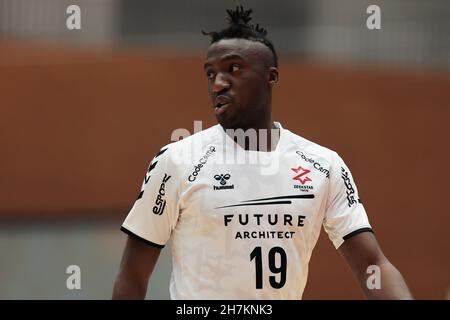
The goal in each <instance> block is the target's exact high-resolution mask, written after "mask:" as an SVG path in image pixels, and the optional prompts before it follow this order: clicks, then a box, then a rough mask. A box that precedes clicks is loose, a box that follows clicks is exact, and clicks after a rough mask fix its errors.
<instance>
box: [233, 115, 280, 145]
mask: <svg viewBox="0 0 450 320" xmlns="http://www.w3.org/2000/svg"><path fill="white" fill-rule="evenodd" d="M225 131H226V132H227V134H228V135H229V136H230V138H232V139H233V140H234V142H235V143H237V144H239V145H240V146H241V148H243V149H245V150H253V151H261V152H267V151H273V150H275V149H276V147H277V145H278V141H279V140H280V129H279V128H277V126H276V125H275V123H274V122H273V121H272V120H270V122H269V123H267V124H266V125H263V126H252V127H250V128H247V129H234V130H228V129H226V130H225Z"/></svg>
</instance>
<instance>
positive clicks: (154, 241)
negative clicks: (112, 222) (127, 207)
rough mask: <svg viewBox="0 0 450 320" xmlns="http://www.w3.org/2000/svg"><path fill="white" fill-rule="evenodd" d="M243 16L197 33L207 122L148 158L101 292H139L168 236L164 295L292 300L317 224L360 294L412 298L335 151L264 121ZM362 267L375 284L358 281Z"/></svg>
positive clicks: (264, 104) (268, 52) (262, 92)
mask: <svg viewBox="0 0 450 320" xmlns="http://www.w3.org/2000/svg"><path fill="white" fill-rule="evenodd" d="M250 14H251V10H244V9H243V8H242V7H238V8H236V10H228V15H229V17H228V20H229V26H228V27H227V28H225V29H223V30H221V31H219V32H208V33H206V32H203V33H204V34H205V35H209V36H210V37H211V45H210V46H209V49H208V51H207V55H206V61H205V64H204V71H205V75H206V78H207V81H208V93H209V96H210V98H211V101H212V109H213V111H214V113H215V115H216V118H217V122H218V124H217V125H215V126H213V127H210V128H208V129H206V130H203V131H201V132H199V133H196V134H194V135H192V136H190V137H188V138H185V139H183V140H181V141H177V142H174V143H171V144H169V145H167V146H165V147H163V148H162V149H161V150H160V152H159V153H158V154H157V155H156V156H155V158H154V159H153V160H152V161H151V163H150V166H149V169H148V172H147V174H146V176H145V178H144V182H143V184H142V189H141V192H140V194H139V197H138V199H137V200H136V202H135V204H134V206H133V208H132V209H131V211H130V212H129V214H128V216H127V217H126V219H125V221H124V223H123V225H122V230H123V231H124V232H125V233H127V234H128V239H127V244H126V247H125V250H124V254H123V258H122V263H121V268H120V271H119V274H118V276H117V279H116V282H115V285H114V292H113V298H114V299H143V298H145V293H146V290H147V284H148V280H149V277H150V275H151V273H152V271H153V269H154V266H155V264H156V262H157V259H158V256H159V254H160V251H161V248H163V247H164V245H165V244H166V243H167V242H168V241H169V240H171V241H172V246H171V247H172V257H173V270H172V276H171V281H170V295H171V298H172V299H301V297H302V293H303V290H304V288H305V285H306V280H307V274H308V263H309V259H310V257H311V254H312V251H313V248H314V246H315V244H316V242H317V239H318V237H319V233H320V230H321V228H322V226H323V227H324V229H325V231H326V232H327V233H328V236H329V238H330V240H331V241H332V242H333V244H334V246H335V247H336V248H337V249H338V251H339V252H340V253H341V255H342V256H343V257H344V258H345V260H346V261H347V262H348V264H349V266H350V269H351V270H352V272H353V273H354V274H355V276H356V278H357V279H358V281H359V283H360V285H361V288H362V290H363V291H364V293H365V295H366V297H368V298H371V299H410V298H412V297H411V294H410V292H409V290H408V287H407V285H406V283H405V282H404V280H403V277H402V276H401V274H400V273H399V271H397V269H396V268H395V267H394V266H393V265H392V264H391V263H390V262H389V261H388V260H387V258H386V257H385V256H384V255H383V253H382V251H381V249H380V247H379V245H378V243H377V241H376V239H375V236H374V234H373V232H372V227H371V225H370V224H369V221H368V218H367V215H366V212H365V209H364V207H363V204H362V203H361V201H360V199H359V196H358V190H357V188H356V185H355V182H354V180H353V177H352V175H351V173H350V170H349V169H348V167H347V166H346V165H345V163H344V161H343V160H342V158H341V157H340V156H339V155H338V154H337V153H336V152H334V151H332V150H330V149H327V148H325V147H322V146H320V145H318V144H316V143H314V142H311V141H309V140H306V139H305V138H302V137H300V136H298V135H296V134H294V133H292V132H290V131H289V130H287V129H285V128H283V127H282V126H281V124H280V123H279V122H274V121H273V119H272V88H273V86H275V85H276V84H277V82H278V61H277V54H276V52H275V48H274V46H273V44H272V42H271V41H270V40H269V39H268V38H267V32H266V30H264V29H263V28H261V27H260V26H259V25H256V26H254V25H250V24H249V22H250V20H251V17H250ZM238 132H239V133H240V134H238ZM252 132H253V133H255V134H254V135H251V134H249V133H252ZM243 136H244V139H242V137H243ZM255 142H256V143H255ZM181 154H182V155H184V156H183V157H181V158H183V159H184V160H186V159H189V161H180V155H181ZM230 155H231V156H232V157H229V156H230ZM230 158H231V159H232V160H233V161H223V160H224V159H228V160H229V159H230ZM252 158H253V159H256V161H253V162H251V161H249V159H252ZM239 159H241V160H242V159H243V160H244V161H236V160H239ZM268 164H269V165H270V168H268V167H267V165H268ZM269 169H270V170H269ZM374 268H375V269H377V270H378V271H379V273H380V276H381V281H380V282H379V285H380V286H377V285H375V287H368V286H367V285H366V284H367V277H368V274H367V270H372V269H374Z"/></svg>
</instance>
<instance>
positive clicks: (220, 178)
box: [214, 173, 234, 190]
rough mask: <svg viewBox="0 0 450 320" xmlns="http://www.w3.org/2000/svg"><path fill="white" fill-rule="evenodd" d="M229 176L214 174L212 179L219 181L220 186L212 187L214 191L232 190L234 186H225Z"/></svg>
mask: <svg viewBox="0 0 450 320" xmlns="http://www.w3.org/2000/svg"><path fill="white" fill-rule="evenodd" d="M230 178H231V176H230V175H229V174H228V173H227V174H216V175H215V176H214V179H216V180H217V181H220V184H221V185H220V186H214V190H223V189H234V184H232V185H229V186H227V185H226V184H227V180H229V179H230Z"/></svg>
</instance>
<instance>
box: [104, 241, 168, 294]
mask: <svg viewBox="0 0 450 320" xmlns="http://www.w3.org/2000/svg"><path fill="white" fill-rule="evenodd" d="M160 252H161V249H158V248H155V247H152V246H150V245H148V244H145V243H144V242H142V241H140V240H138V239H135V238H133V237H130V236H128V239H127V243H126V246H125V250H124V252H123V257H122V262H121V265H120V270H119V274H118V275H117V278H116V281H115V283H114V290H113V295H112V298H113V299H144V298H145V294H146V292H147V285H148V280H149V278H150V276H151V274H152V272H153V269H154V268H155V265H156V262H157V261H158V257H159V254H160Z"/></svg>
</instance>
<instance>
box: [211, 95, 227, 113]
mask: <svg viewBox="0 0 450 320" xmlns="http://www.w3.org/2000/svg"><path fill="white" fill-rule="evenodd" d="M230 102H231V99H230V98H229V97H228V96H225V95H220V96H218V97H217V98H216V99H215V100H214V112H215V113H216V114H218V113H222V112H223V111H225V109H226V108H227V106H228V105H229V104H230Z"/></svg>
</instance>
